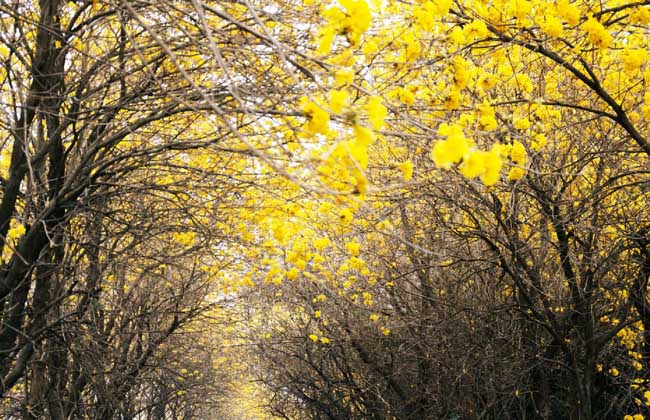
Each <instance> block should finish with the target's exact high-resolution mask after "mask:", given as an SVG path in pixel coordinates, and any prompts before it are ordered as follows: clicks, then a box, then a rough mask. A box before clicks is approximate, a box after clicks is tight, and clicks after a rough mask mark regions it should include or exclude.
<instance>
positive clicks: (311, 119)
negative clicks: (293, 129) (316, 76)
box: [301, 97, 330, 134]
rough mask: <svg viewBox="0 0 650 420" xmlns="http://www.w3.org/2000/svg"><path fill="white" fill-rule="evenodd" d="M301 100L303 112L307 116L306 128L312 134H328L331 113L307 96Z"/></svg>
mask: <svg viewBox="0 0 650 420" xmlns="http://www.w3.org/2000/svg"><path fill="white" fill-rule="evenodd" d="M301 102H302V112H304V114H305V116H306V117H307V124H306V125H305V130H307V132H309V133H312V134H326V133H327V132H328V131H329V122H330V114H329V113H328V112H327V111H325V109H323V107H322V106H321V105H319V104H317V103H315V102H313V101H311V100H309V98H307V97H303V98H302V99H301Z"/></svg>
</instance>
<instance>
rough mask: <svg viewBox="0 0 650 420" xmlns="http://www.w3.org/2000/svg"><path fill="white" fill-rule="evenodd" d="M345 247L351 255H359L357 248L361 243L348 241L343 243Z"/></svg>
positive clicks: (359, 247) (358, 248)
mask: <svg viewBox="0 0 650 420" xmlns="http://www.w3.org/2000/svg"><path fill="white" fill-rule="evenodd" d="M345 249H346V250H347V251H348V254H350V255H351V256H353V257H356V256H358V255H359V250H360V249H361V244H360V243H359V242H348V243H346V244H345Z"/></svg>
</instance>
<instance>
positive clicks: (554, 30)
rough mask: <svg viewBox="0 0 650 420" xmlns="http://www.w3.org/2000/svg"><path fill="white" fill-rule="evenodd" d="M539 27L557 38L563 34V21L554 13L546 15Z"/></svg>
mask: <svg viewBox="0 0 650 420" xmlns="http://www.w3.org/2000/svg"><path fill="white" fill-rule="evenodd" d="M538 24H539V28H540V29H541V30H542V31H543V32H544V33H545V34H547V35H549V36H551V37H553V38H557V37H559V36H560V35H562V30H563V29H564V28H563V27H562V22H561V21H560V19H558V18H556V17H555V16H553V15H545V16H544V17H543V18H542V19H541V20H540V21H539V22H538Z"/></svg>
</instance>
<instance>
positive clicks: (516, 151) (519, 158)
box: [510, 140, 526, 166]
mask: <svg viewBox="0 0 650 420" xmlns="http://www.w3.org/2000/svg"><path fill="white" fill-rule="evenodd" d="M510 159H511V160H512V161H513V162H514V163H516V164H517V165H521V166H523V165H524V164H526V149H525V148H524V145H523V144H521V143H519V142H518V141H517V140H515V141H514V142H513V143H512V150H511V151H510Z"/></svg>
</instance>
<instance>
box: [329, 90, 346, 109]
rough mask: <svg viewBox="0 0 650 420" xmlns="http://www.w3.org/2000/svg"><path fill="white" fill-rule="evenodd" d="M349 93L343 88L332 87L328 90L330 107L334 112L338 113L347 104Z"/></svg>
mask: <svg viewBox="0 0 650 420" xmlns="http://www.w3.org/2000/svg"><path fill="white" fill-rule="evenodd" d="M348 98H349V95H348V93H347V92H346V91H344V90H337V89H334V90H332V91H331V92H330V109H331V110H332V112H333V113H335V114H340V113H341V111H343V108H345V105H347V102H348Z"/></svg>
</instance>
